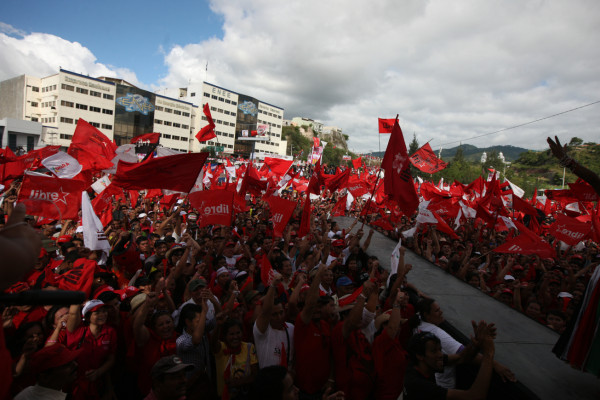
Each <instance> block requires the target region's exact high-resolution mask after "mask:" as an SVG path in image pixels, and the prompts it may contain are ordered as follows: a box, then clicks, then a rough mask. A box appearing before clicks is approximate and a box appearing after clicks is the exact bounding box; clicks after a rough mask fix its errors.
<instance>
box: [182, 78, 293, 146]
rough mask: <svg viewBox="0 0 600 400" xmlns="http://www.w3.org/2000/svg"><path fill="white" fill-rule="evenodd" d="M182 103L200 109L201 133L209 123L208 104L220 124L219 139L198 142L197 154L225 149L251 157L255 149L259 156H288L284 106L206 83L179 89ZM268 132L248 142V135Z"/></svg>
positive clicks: (218, 125) (198, 119) (217, 130)
mask: <svg viewBox="0 0 600 400" xmlns="http://www.w3.org/2000/svg"><path fill="white" fill-rule="evenodd" d="M179 97H180V99H182V100H185V101H188V102H191V103H193V104H194V105H195V106H198V111H197V121H198V124H197V130H200V129H201V128H202V127H204V126H206V125H207V124H208V122H207V121H206V117H205V116H204V113H203V111H202V107H203V106H204V104H206V103H208V105H209V107H210V111H211V115H212V118H213V120H214V123H215V125H216V127H215V133H216V134H217V137H216V138H214V139H212V140H209V141H208V142H205V143H204V144H201V143H199V142H198V141H197V140H195V141H194V145H193V146H192V150H193V151H199V150H200V149H201V148H202V147H204V146H206V145H208V146H223V148H224V152H225V153H236V154H241V155H245V156H248V155H249V154H250V153H251V152H252V151H253V149H254V152H255V154H256V155H258V156H260V155H267V154H279V155H285V154H286V149H287V141H286V140H282V136H281V133H282V126H283V113H284V110H283V108H281V107H277V106H274V105H272V104H269V103H265V102H263V101H260V100H257V99H255V98H253V97H250V96H247V95H244V94H240V93H236V92H234V91H231V90H228V89H224V88H221V87H219V86H216V85H213V84H210V83H207V82H203V83H202V84H201V85H191V86H190V87H187V88H182V89H180V90H179ZM260 129H264V130H265V132H266V134H265V136H263V137H260V138H255V139H254V140H246V139H245V136H244V134H245V132H244V131H246V132H250V135H251V132H252V131H257V130H260Z"/></svg>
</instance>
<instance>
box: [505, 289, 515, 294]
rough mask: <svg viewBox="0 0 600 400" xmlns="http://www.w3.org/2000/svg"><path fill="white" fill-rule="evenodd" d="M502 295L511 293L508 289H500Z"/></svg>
mask: <svg viewBox="0 0 600 400" xmlns="http://www.w3.org/2000/svg"><path fill="white" fill-rule="evenodd" d="M502 293H509V294H513V291H512V290H510V289H502Z"/></svg>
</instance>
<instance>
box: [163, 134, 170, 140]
mask: <svg viewBox="0 0 600 400" xmlns="http://www.w3.org/2000/svg"><path fill="white" fill-rule="evenodd" d="M161 136H162V137H164V138H165V139H171V135H166V134H163V135H161Z"/></svg>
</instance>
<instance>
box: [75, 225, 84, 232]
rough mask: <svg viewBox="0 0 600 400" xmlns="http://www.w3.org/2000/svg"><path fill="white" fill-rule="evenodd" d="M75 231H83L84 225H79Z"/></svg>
mask: <svg viewBox="0 0 600 400" xmlns="http://www.w3.org/2000/svg"><path fill="white" fill-rule="evenodd" d="M75 233H83V226H78V227H77V229H75Z"/></svg>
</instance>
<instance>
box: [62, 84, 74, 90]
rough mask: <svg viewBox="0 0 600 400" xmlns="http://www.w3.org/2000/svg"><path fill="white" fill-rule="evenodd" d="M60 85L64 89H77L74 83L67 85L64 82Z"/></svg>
mask: <svg viewBox="0 0 600 400" xmlns="http://www.w3.org/2000/svg"><path fill="white" fill-rule="evenodd" d="M60 87H61V88H62V89H64V90H69V91H71V92H72V91H73V90H75V86H72V85H67V84H64V83H63V84H62V85H61V86H60Z"/></svg>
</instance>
